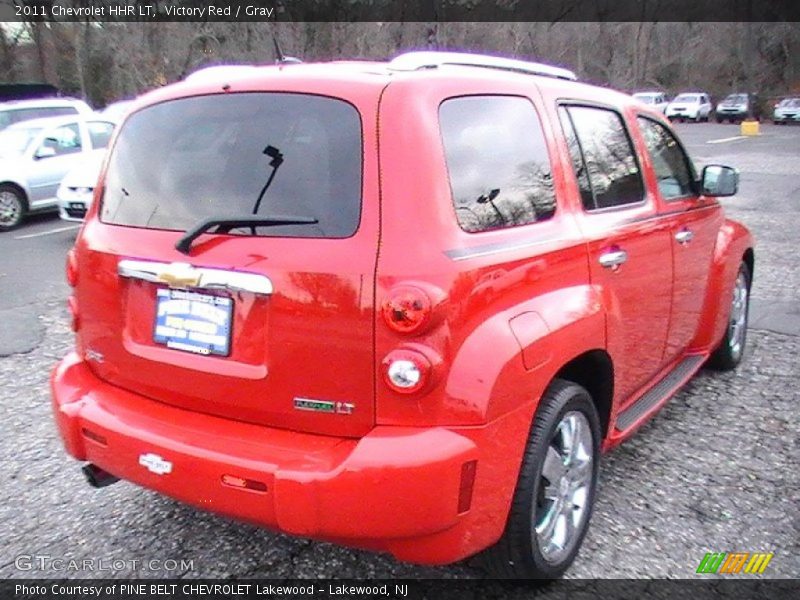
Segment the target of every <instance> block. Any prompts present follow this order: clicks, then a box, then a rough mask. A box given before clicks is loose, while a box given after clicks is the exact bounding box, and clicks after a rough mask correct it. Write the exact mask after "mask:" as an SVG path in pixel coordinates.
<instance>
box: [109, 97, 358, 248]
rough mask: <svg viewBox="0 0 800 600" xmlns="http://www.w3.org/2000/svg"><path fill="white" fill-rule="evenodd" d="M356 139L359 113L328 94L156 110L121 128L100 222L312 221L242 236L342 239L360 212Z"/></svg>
mask: <svg viewBox="0 0 800 600" xmlns="http://www.w3.org/2000/svg"><path fill="white" fill-rule="evenodd" d="M361 139H362V135H361V120H360V116H359V113H358V111H357V110H356V109H355V108H354V107H353V106H352V105H350V104H348V103H346V102H344V101H343V100H338V99H334V98H327V97H322V96H311V95H306V94H293V93H240V94H224V95H209V96H197V97H191V98H182V99H178V100H172V101H168V102H163V103H161V104H156V105H154V106H151V107H149V108H145V109H142V110H140V111H137V112H136V113H134V114H132V115H131V116H130V117H129V118H128V119H127V120H126V121H125V124H124V125H123V126H122V129H121V130H120V134H119V136H118V139H117V142H116V143H115V145H114V148H113V150H112V154H111V156H110V158H109V165H108V170H107V174H106V182H105V195H104V198H103V204H102V208H101V219H102V220H103V221H104V222H106V223H112V224H117V225H127V226H133V227H146V228H151V229H169V230H181V231H185V230H187V229H189V228H190V227H192V226H193V225H195V224H196V223H198V222H199V221H202V220H205V219H208V218H211V217H215V218H222V217H244V216H248V215H258V216H272V215H290V216H302V217H313V218H316V219H317V220H318V223H317V224H313V225H282V226H277V227H269V228H267V227H262V228H259V227H256V228H255V229H254V230H251V228H250V227H247V228H246V229H245V230H242V232H244V233H247V234H255V235H265V236H290V237H316V238H343V237H349V236H351V235H353V233H355V231H356V229H357V228H358V224H359V220H360V212H361V169H362V164H361V158H362V150H361V146H362V141H361ZM259 198H261V200H260V201H259ZM256 209H257V210H256ZM231 233H237V230H233V231H232V232H231Z"/></svg>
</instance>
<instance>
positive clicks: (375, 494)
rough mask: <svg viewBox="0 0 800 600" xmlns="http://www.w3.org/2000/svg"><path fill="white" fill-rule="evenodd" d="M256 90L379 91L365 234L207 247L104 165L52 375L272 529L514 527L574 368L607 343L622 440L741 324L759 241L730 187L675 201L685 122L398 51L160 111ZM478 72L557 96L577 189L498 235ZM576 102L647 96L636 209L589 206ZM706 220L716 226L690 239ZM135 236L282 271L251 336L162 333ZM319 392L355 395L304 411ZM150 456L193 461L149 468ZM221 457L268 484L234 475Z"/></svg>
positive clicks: (156, 478) (98, 458) (221, 238)
mask: <svg viewBox="0 0 800 600" xmlns="http://www.w3.org/2000/svg"><path fill="white" fill-rule="evenodd" d="M223 83H224V84H227V86H226V88H225V90H224V91H223V89H222V87H221V85H222V84H223ZM241 91H279V92H296V93H309V94H316V95H319V94H324V95H326V96H330V97H333V98H340V99H344V100H345V101H347V102H349V103H350V104H352V105H353V106H355V107H356V108H357V110H358V112H359V114H360V117H361V124H362V133H363V171H362V210H361V217H360V225H359V228H358V230H357V232H356V233H355V234H354V235H353V236H352V237H350V238H347V239H309V238H285V237H281V238H271V237H240V236H231V235H208V236H202V237H201V238H199V239H198V240H197V241H196V242H195V244H194V248H193V250H192V253H191V256H189V257H187V256H186V255H184V254H181V253H179V252H178V251H177V250H175V248H174V244H175V241H176V240H177V238H178V237H179V236H180V234H181V232H176V231H164V230H149V229H142V228H133V227H121V226H115V225H109V224H105V223H103V222H101V221H100V219H99V218H98V210H99V208H98V207H99V205H100V204H101V202H102V193H103V191H102V185H100V186H98V189H97V191H96V195H97V197H96V202H94V203H93V206H92V209H91V211H90V214H89V215H88V217H87V220H86V224H85V226H84V227H83V229H82V231H81V234H80V235H79V238H78V240H77V242H76V246H75V251H74V252H75V260H76V267H77V273H78V281H77V285H76V286H75V296H74V299H73V300H72V305H73V311H74V313H75V323H74V325H75V327H76V328H77V343H76V352H75V353H72V354H70V355H69V356H68V357H66V358H65V359H64V360H63V361H62V362H61V363H60V364H59V366H58V367H57V368H56V369H55V371H54V372H53V376H52V381H51V385H52V394H53V406H54V411H55V415H56V421H57V423H58V427H59V430H60V433H61V436H62V438H63V440H64V443H65V446H66V449H67V451H68V452H69V453H70V454H71V455H72V456H73V457H75V458H77V459H79V460H84V461H90V462H92V463H94V464H96V465H98V466H99V467H100V468H102V469H104V470H106V471H108V472H109V473H112V474H113V475H115V476H118V477H121V478H124V479H127V480H130V481H133V482H136V483H138V484H140V485H142V486H145V487H148V488H151V489H155V490H157V491H160V492H162V493H164V494H167V495H170V496H172V497H175V498H178V499H180V500H183V501H186V502H188V503H191V504H193V505H195V506H198V507H201V508H204V509H207V510H211V511H214V512H218V513H221V514H225V515H229V516H233V517H236V518H239V519H243V520H247V521H250V522H254V523H258V524H260V525H263V526H266V527H271V528H276V529H280V530H282V531H286V532H289V533H292V534H296V535H302V536H309V537H314V538H318V539H326V540H333V541H337V542H341V543H346V544H350V545H355V546H360V547H365V548H372V549H376V550H381V551H388V552H391V553H392V554H394V555H395V556H397V557H398V558H401V559H404V560H410V561H415V562H423V563H446V562H452V561H455V560H458V559H461V558H464V557H466V556H469V555H471V554H474V553H476V552H478V551H480V550H482V549H484V548H486V547H487V546H489V545H491V544H493V543H494V542H496V541H497V540H498V539H499V538H500V536H501V534H502V532H503V530H504V527H505V522H506V517H507V515H508V511H509V507H510V500H511V497H512V495H513V492H514V488H515V486H516V481H517V477H518V474H519V469H520V464H521V461H522V454H523V451H524V448H525V443H526V440H527V436H528V432H529V429H530V425H531V420H532V418H533V415H534V413H535V410H536V407H537V403H538V401H539V399H540V398H541V397H542V395H543V394H544V392H545V390H546V389H547V387H548V385H549V384H550V383H551V382H552V381H553V379H554V378H556V377H557V376H558V374H559V372H560V371H562V369H563V368H564V367H565V365H567V364H569V363H570V362H571V361H572V360H573V359H576V358H577V357H581V356H583V355H585V354H586V353H589V352H602V353H604V355H605V356H608V357H609V359H610V361H611V363H612V364H613V377H614V379H613V382H611V383H612V385H611V388H612V389H613V399H612V401H611V405H610V408H609V410H610V412H609V415H608V418H607V423H608V427H607V428H606V429H607V430H606V431H605V432H604V433H605V436H606V438H605V440H604V444H603V445H604V448H606V449H607V448H610V447H612V446H614V445H616V444H618V443H619V442H621V441H622V440H624V439H625V438H626V437H628V436H629V435H631V434H632V432H633V431H634V430H635V429H637V428H638V427H639V426H640V425H641V424H642V423H643V422H645V421H646V420H647V419H648V418H649V417H650V416H651V415H652V414H653V413H654V412H656V411H657V410H658V409H659V408H660V406H661V405H662V404H663V402H661V403H660V404H659V405H658V406H656V407H653V408H652V409H651V410H650V411H648V412H647V413H646V414H645V415H644V416H643V417H642V418H640V419H639V420H638V421H637V422H636V423H635V424H634V425H633V426H632V427H629V428H627V429H625V430H624V431H621V430H618V429H616V428H615V427H614V423H615V422H616V416H617V415H618V414H619V412H620V411H621V410H624V409H625V408H626V407H627V406H629V405H631V404H632V403H633V402H635V400H636V399H637V398H638V397H639V396H640V395H641V394H642V393H643V392H644V391H645V390H647V389H649V388H650V387H651V386H652V385H654V384H655V383H656V382H657V381H658V380H659V378H660V376H661V375H663V374H665V373H668V372H669V371H670V369H671V368H672V367H673V366H674V364H675V363H676V362H677V361H678V360H679V359H681V358H682V357H684V356H686V355H687V354H688V353H693V354H698V355H702V356H705V355H707V354H708V353H709V352H710V351H711V350H712V349H713V348H714V347H715V345H716V344H717V343H718V342H719V340H720V339H721V338H722V335H723V333H724V330H725V325H726V323H727V319H728V315H727V313H726V311H727V306H728V305H727V303H726V302H720V298H728V297H729V296H730V294H731V289H732V286H733V282H734V280H735V276H736V272H737V268H738V264H739V262H740V260H741V259H742V257H744V256H745V255H746V253H747V252H748V251H750V250H749V249H750V248H752V240H751V238H750V236H749V233H747V231H746V230H745V229H744V228H743V227H742V226H740V225H738V224H736V223H734V222H732V221H723V217H722V212H721V209H720V207H719V205H718V203H717V202H716V200H714V199H712V198H688V199H682V200H679V201H673V202H665V201H664V200H663V199H662V198H660V196H659V195H658V192H657V186H656V182H655V176H654V174H653V172H652V165H650V164H649V159H648V156H647V152H646V148H645V147H644V143H643V140H642V138H641V135H640V134H639V132H638V130H637V128H636V116H637V115H639V114H646V115H647V116H649V117H651V118H653V119H656V120H658V121H659V122H662V123H664V122H665V121H664V119H663V117H662V116H660V115H658V114H656V113H653V112H651V111H649V110H648V109H646V108H645V107H642V106H639V105H638V104H637V103H636V102H635V101H634V100H633V99H630V101H628V100H626V99H625V97H624V96H623V95H621V94H617V93H615V92H611V91H608V90H602V89H599V88H594V87H591V86H585V85H582V84H576V83H565V82H561V81H556V80H552V79H545V78H537V77H530V76H523V75H519V74H508V73H503V72H492V71H486V72H483V71H482V72H481V73H480V77H476V76H475V74H474V73H473V72H472V71H470V70H463V71H459V70H456V71H454V72H452V73H449V74H448V75H442V74H441V73H439V72H436V71H435V70H432V71H431V72H430V73H426V72H415V73H408V74H404V73H395V74H391V75H390V74H388V73H387V72H386V70H385V68H384V67H383V66H380V65H370V64H365V65H348V64H341V65H335V66H314V65H311V66H291V67H287V68H277V67H274V68H259V69H253V70H252V71H248V70H244V71H241V72H237V73H236V74H232V75H231V77H230V78H228V79H225V80H222V79H219V78H217V79H213V80H208V81H202V80H196V81H195V82H187V83H182V84H179V85H176V86H170V87H167V88H164V89H162V90H159V91H157V92H153V93H152V94H150V95H148V96H147V97H146V98H145V99H143V100H142V101H140V103H139V106H138V107H137V110H138V109H144V108H146V107H147V106H148V105H150V104H154V103H158V102H162V101H167V100H170V99H173V98H177V97H184V96H192V95H201V94H212V93H215V94H224V93H237V92H241ZM475 94H481V95H485V94H505V95H515V96H520V97H523V98H527V99H528V100H529V101H530V102H531V103H532V105H533V106H534V108H535V109H536V111H537V113H538V114H539V117H540V120H541V122H542V126H543V132H544V139H545V142H546V145H547V148H548V152H549V154H550V161H551V171H552V178H553V187H554V190H555V194H556V197H557V201H558V208H557V210H556V212H555V215H554V216H553V218H551V219H549V220H546V221H543V222H537V223H534V224H531V225H525V226H521V227H513V228H508V229H500V230H493V231H486V232H483V233H480V234H472V233H467V232H465V231H464V230H462V229H461V228H460V227H459V225H458V223H457V221H456V219H455V214H454V208H453V203H452V200H451V190H450V185H449V182H448V178H447V168H446V164H445V155H444V151H443V148H442V142H441V134H440V132H439V121H438V107H439V105H440V104H441V102H442V101H443V100H444V99H447V98H450V97H458V96H467V95H475ZM576 99H577V100H580V101H584V102H588V99H591V102H593V103H597V104H600V105H606V106H611V107H614V108H615V109H617V110H620V111H621V112H622V113H623V114H624V115H625V117H626V120H627V125H628V128H629V129H630V130H631V137H632V139H633V142H634V144H635V146H636V149H637V151H638V152H637V153H638V155H639V161H640V164H641V167H642V171H643V175H644V179H645V184H646V189H647V193H646V197H645V198H644V200H643V202H642V203H640V204H639V205H636V206H632V207H625V208H624V210H609V211H600V212H597V213H587V212H585V211H584V210H583V209H582V206H581V201H580V194H579V191H578V187H577V183H576V180H575V176H574V174H573V171H572V165H571V163H570V162H569V158H568V154H567V149H566V142H565V141H564V139H563V138H564V136H563V134H562V133H561V129H560V126H559V121H558V113H557V109H558V104H559V102H561V101H564V100H576ZM124 131H125V128H124V126H123V127H122V128H121V129H120V131H119V132H118V133H117V135H124ZM101 181H102V179H101ZM685 227H691V228H692V229H693V230H694V231H695V235H696V240H697V242H698V243H697V244H693V245H692V247H691V248H684V247H683V246H680V247H676V246H677V244H676V243H675V241H674V236H675V234H676V233H677V232H679V231H681V229H682V228H685ZM616 247H619V248H623V247H624V248H625V250H626V251H627V252H628V253H629V256H630V257H631V258H630V260H629V261H628V263H626V264H625V265H624V268H623V269H622V270H621V271H620V272H619V273H618V272H614V271H609V270H607V269H603V268H601V267H600V266H599V265H598V257H599V255H601V254H602V253H604V252H607V251H609V249H613V248H616ZM125 258H134V259H137V260H145V261H157V262H164V263H171V262H190V263H192V264H193V265H195V266H202V267H211V268H219V269H234V270H242V271H246V272H251V273H258V274H263V275H266V276H268V277H269V278H270V280H271V281H272V283H273V285H274V289H275V292H274V293H273V294H272V295H271V296H269V297H267V298H260V297H256V296H252V295H248V294H247V293H244V292H238V293H236V294H235V295H234V302H235V314H234V320H233V322H234V330H233V334H232V353H231V356H230V357H228V358H224V359H220V358H218V357H205V356H197V355H193V354H188V353H181V352H176V351H174V350H171V349H167V348H165V347H161V346H157V345H155V344H153V342H152V339H151V335H152V327H153V323H154V318H155V315H154V310H155V309H154V306H155V305H154V295H155V289H156V287H158V285H161V284H155V283H151V282H143V281H134V280H129V279H125V278H122V277H119V276H118V275H117V267H118V263H119V261H120V260H121V259H125ZM403 286H411V287H415V288H418V289H422V290H424V291H425V293H426V294H427V296H428V297H429V298H431V299H432V304H433V306H432V309H431V316H430V319H429V321H428V322H427V323H426V324H425V326H424V327H422V328H421V329H419V330H418V331H416V332H414V333H410V334H408V333H401V332H398V331H396V330H393V329H392V328H390V327H389V326H387V323H386V322H385V320H384V317H383V315H382V312H381V310H380V308H381V306H382V303H383V302H384V300H385V299H386V298H387V296H389V295H390V293H391V292H392V290H395V289H397V288H398V287H403ZM398 350H408V351H411V352H418V353H421V354H422V355H424V356H425V357H426V359H427V360H428V361H429V362H430V364H431V365H432V369H431V375H430V379H429V381H427V383H426V385H425V387H424V388H423V389H422V390H420V391H419V392H417V393H414V394H404V393H400V392H398V391H395V390H393V389H392V388H390V387H389V386H388V385H386V384H385V382H384V381H383V380H382V369H383V362H384V359H385V357H386V356H387V355H389V354H390V353H392V352H396V351H398ZM98 357H100V358H98ZM681 383H683V382H681ZM676 387H677V386H676ZM298 397H300V398H317V399H324V400H327V401H333V402H344V403H350V404H352V405H354V407H355V408H354V410H353V411H352V414H325V413H319V412H313V411H298V410H296V407H295V406H294V405H293V401H294V400H295V399H296V398H298ZM664 402H666V399H665V400H664ZM145 453H151V454H156V455H158V457H160V458H162V459H165V460H168V461H169V462H170V463H171V465H172V471H171V472H170V473H167V474H156V473H153V472H151V471H150V470H148V469H146V468H143V466H142V465H141V464H140V457H141V456H142V455H143V454H145ZM224 476H228V477H233V478H235V479H237V480H249V481H254V482H257V483H258V484H260V485H259V486H258V489H241V488H236V487H231V486H230V485H226V483H225V482H224V481H223V477H224Z"/></svg>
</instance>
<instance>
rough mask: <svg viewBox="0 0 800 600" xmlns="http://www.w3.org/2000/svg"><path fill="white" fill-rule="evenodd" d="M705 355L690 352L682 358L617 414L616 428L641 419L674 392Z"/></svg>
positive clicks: (625, 427)
mask: <svg viewBox="0 0 800 600" xmlns="http://www.w3.org/2000/svg"><path fill="white" fill-rule="evenodd" d="M705 359H706V357H705V356H703V355H700V354H691V355H689V356H687V357H686V358H684V359H683V360H682V361H681V362H679V363H678V365H677V366H676V367H675V368H674V369H672V371H670V372H669V373H667V375H666V376H665V377H664V378H663V379H662V380H661V381H659V382H658V383H657V384H655V385H654V386H653V387H652V388H650V389H649V390H648V391H647V393H645V394H644V395H643V396H642V397H641V398H639V399H638V400H637V401H636V402H634V403H633V404H632V405H631V406H629V407H628V408H626V409H625V410H624V411H622V412H621V413H620V414H619V415H617V429H619V430H620V431H624V430H626V429H628V428H629V427H631V426H632V425H633V424H634V423H636V422H637V421H638V420H639V419H641V418H642V417H643V416H644V415H645V414H647V412H648V411H649V410H650V409H651V408H653V407H654V406H657V405H658V404H660V403H661V402H662V401H664V400H666V399H667V397H669V396H670V395H672V394H673V393H675V390H676V388H678V387H679V386H680V385H682V384H683V383H684V382H686V381H687V380H688V379H689V378H690V377H691V376H692V375H694V373H695V372H696V371H697V370H698V369H699V368H700V367H701V365H702V364H703V361H705Z"/></svg>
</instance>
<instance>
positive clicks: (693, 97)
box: [673, 94, 700, 104]
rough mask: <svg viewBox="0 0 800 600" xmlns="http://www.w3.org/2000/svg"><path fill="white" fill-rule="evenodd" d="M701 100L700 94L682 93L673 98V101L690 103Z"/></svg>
mask: <svg viewBox="0 0 800 600" xmlns="http://www.w3.org/2000/svg"><path fill="white" fill-rule="evenodd" d="M699 101H700V96H698V95H697V94H681V95H680V96H678V97H677V98H675V100H673V102H687V103H690V104H691V103H694V102H699Z"/></svg>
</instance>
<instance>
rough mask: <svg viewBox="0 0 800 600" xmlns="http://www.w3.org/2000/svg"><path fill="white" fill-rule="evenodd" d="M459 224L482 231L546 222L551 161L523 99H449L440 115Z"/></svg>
mask: <svg viewBox="0 0 800 600" xmlns="http://www.w3.org/2000/svg"><path fill="white" fill-rule="evenodd" d="M439 119H440V124H441V131H442V141H443V143H444V150H445V155H446V159H447V169H448V172H449V175H450V187H451V189H452V192H453V204H454V205H455V209H456V217H457V219H458V223H459V225H460V226H461V228H462V229H464V230H465V231H470V232H475V231H485V230H487V229H498V228H503V227H513V226H515V225H525V224H527V223H533V222H535V221H541V220H543V219H549V218H550V217H552V216H553V213H554V212H555V195H554V193H553V180H552V177H551V173H550V161H549V159H548V154H547V148H546V146H545V142H544V138H543V135H542V127H541V124H540V123H539V118H538V116H537V114H536V110H535V109H534V108H533V105H532V104H531V103H530V102H529V101H528V100H525V99H524V98H516V97H505V96H472V97H464V98H453V99H451V100H447V101H445V102H443V103H442V106H441V108H440V110H439Z"/></svg>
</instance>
